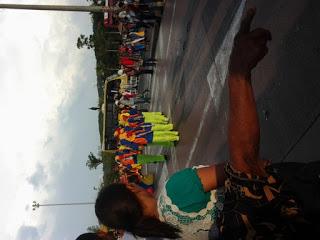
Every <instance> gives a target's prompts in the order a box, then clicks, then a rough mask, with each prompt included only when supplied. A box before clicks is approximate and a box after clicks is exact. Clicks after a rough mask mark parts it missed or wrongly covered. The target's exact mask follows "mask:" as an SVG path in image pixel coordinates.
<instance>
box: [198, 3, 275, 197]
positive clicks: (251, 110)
mask: <svg viewBox="0 0 320 240" xmlns="http://www.w3.org/2000/svg"><path fill="white" fill-rule="evenodd" d="M255 12H256V11H255V9H249V10H248V12H247V14H246V15H245V17H244V18H243V20H242V22H241V26H240V29H239V32H238V33H237V35H236V37H235V39H234V46H233V49H232V53H231V56H230V63H229V75H228V85H229V128H228V144H229V152H230V163H231V165H232V167H233V168H235V169H236V170H238V171H241V172H246V173H251V174H255V175H259V176H265V175H266V172H265V165H266V161H264V160H261V159H260V156H259V142H260V126H259V119H258V114H257V109H256V102H255V98H254V94H253V89H252V84H251V71H252V69H253V68H255V67H256V65H257V64H258V62H259V61H260V60H261V59H262V58H263V57H264V56H265V55H266V54H267V52H268V48H267V41H269V40H271V33H270V32H269V31H268V30H265V29H262V28H257V29H254V30H252V31H250V25H251V22H252V19H253V17H254V15H255ZM223 168H224V164H218V165H212V166H209V167H204V168H201V169H197V174H198V176H199V178H200V180H201V183H202V185H203V188H204V190H205V191H210V190H212V189H216V188H218V187H220V186H223V184H224V181H225V178H226V177H225V173H224V169H223Z"/></svg>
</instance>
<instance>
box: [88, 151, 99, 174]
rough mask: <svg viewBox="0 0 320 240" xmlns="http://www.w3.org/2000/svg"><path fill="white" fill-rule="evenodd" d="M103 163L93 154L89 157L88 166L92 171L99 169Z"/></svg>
mask: <svg viewBox="0 0 320 240" xmlns="http://www.w3.org/2000/svg"><path fill="white" fill-rule="evenodd" d="M101 163H102V159H101V158H97V157H96V156H95V155H94V154H93V153H92V152H90V154H89V155H88V160H87V162H86V166H87V167H88V168H89V169H90V170H92V169H97V167H98V166H99V165H100V164H101Z"/></svg>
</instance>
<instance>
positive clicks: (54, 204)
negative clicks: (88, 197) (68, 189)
mask: <svg viewBox="0 0 320 240" xmlns="http://www.w3.org/2000/svg"><path fill="white" fill-rule="evenodd" d="M91 204H95V203H94V202H75V203H47V204H40V203H38V202H36V201H33V202H32V210H33V211H35V210H36V209H37V208H39V207H52V206H75V205H91Z"/></svg>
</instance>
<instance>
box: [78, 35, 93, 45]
mask: <svg viewBox="0 0 320 240" xmlns="http://www.w3.org/2000/svg"><path fill="white" fill-rule="evenodd" d="M84 46H86V47H87V49H91V48H94V46H95V45H94V37H93V35H92V34H91V35H89V37H87V36H85V35H83V34H80V36H79V37H78V39H77V48H79V49H80V48H83V47H84Z"/></svg>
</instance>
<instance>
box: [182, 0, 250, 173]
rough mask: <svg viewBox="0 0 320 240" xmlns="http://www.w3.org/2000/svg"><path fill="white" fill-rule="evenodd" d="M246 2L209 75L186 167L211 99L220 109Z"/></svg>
mask: <svg viewBox="0 0 320 240" xmlns="http://www.w3.org/2000/svg"><path fill="white" fill-rule="evenodd" d="M245 2H246V1H242V2H241V4H240V6H239V7H238V10H237V12H236V14H235V16H234V18H233V20H232V23H231V26H230V29H229V31H228V32H227V34H226V36H225V38H224V40H223V42H222V44H221V46H220V48H219V50H218V52H217V55H216V57H215V59H214V61H213V63H212V65H211V67H210V70H209V73H208V75H207V82H208V85H209V90H210V94H209V96H208V100H207V101H206V104H205V107H204V110H203V112H202V116H201V121H200V124H199V127H198V130H197V133H196V135H195V139H194V141H193V144H192V146H191V149H190V153H189V157H188V160H187V162H186V167H190V163H191V161H192V159H193V155H194V152H195V149H196V147H197V144H198V141H199V137H200V134H201V131H202V128H203V124H204V121H205V119H206V117H207V113H208V109H209V107H210V103H211V101H213V103H214V106H215V109H216V110H219V109H218V108H219V106H220V100H221V94H222V89H223V87H224V84H225V80H226V76H227V70H228V63H229V57H230V53H231V50H232V46H233V39H234V36H235V34H236V32H237V31H238V29H239V25H240V21H241V16H242V13H243V9H244V6H245Z"/></svg>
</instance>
